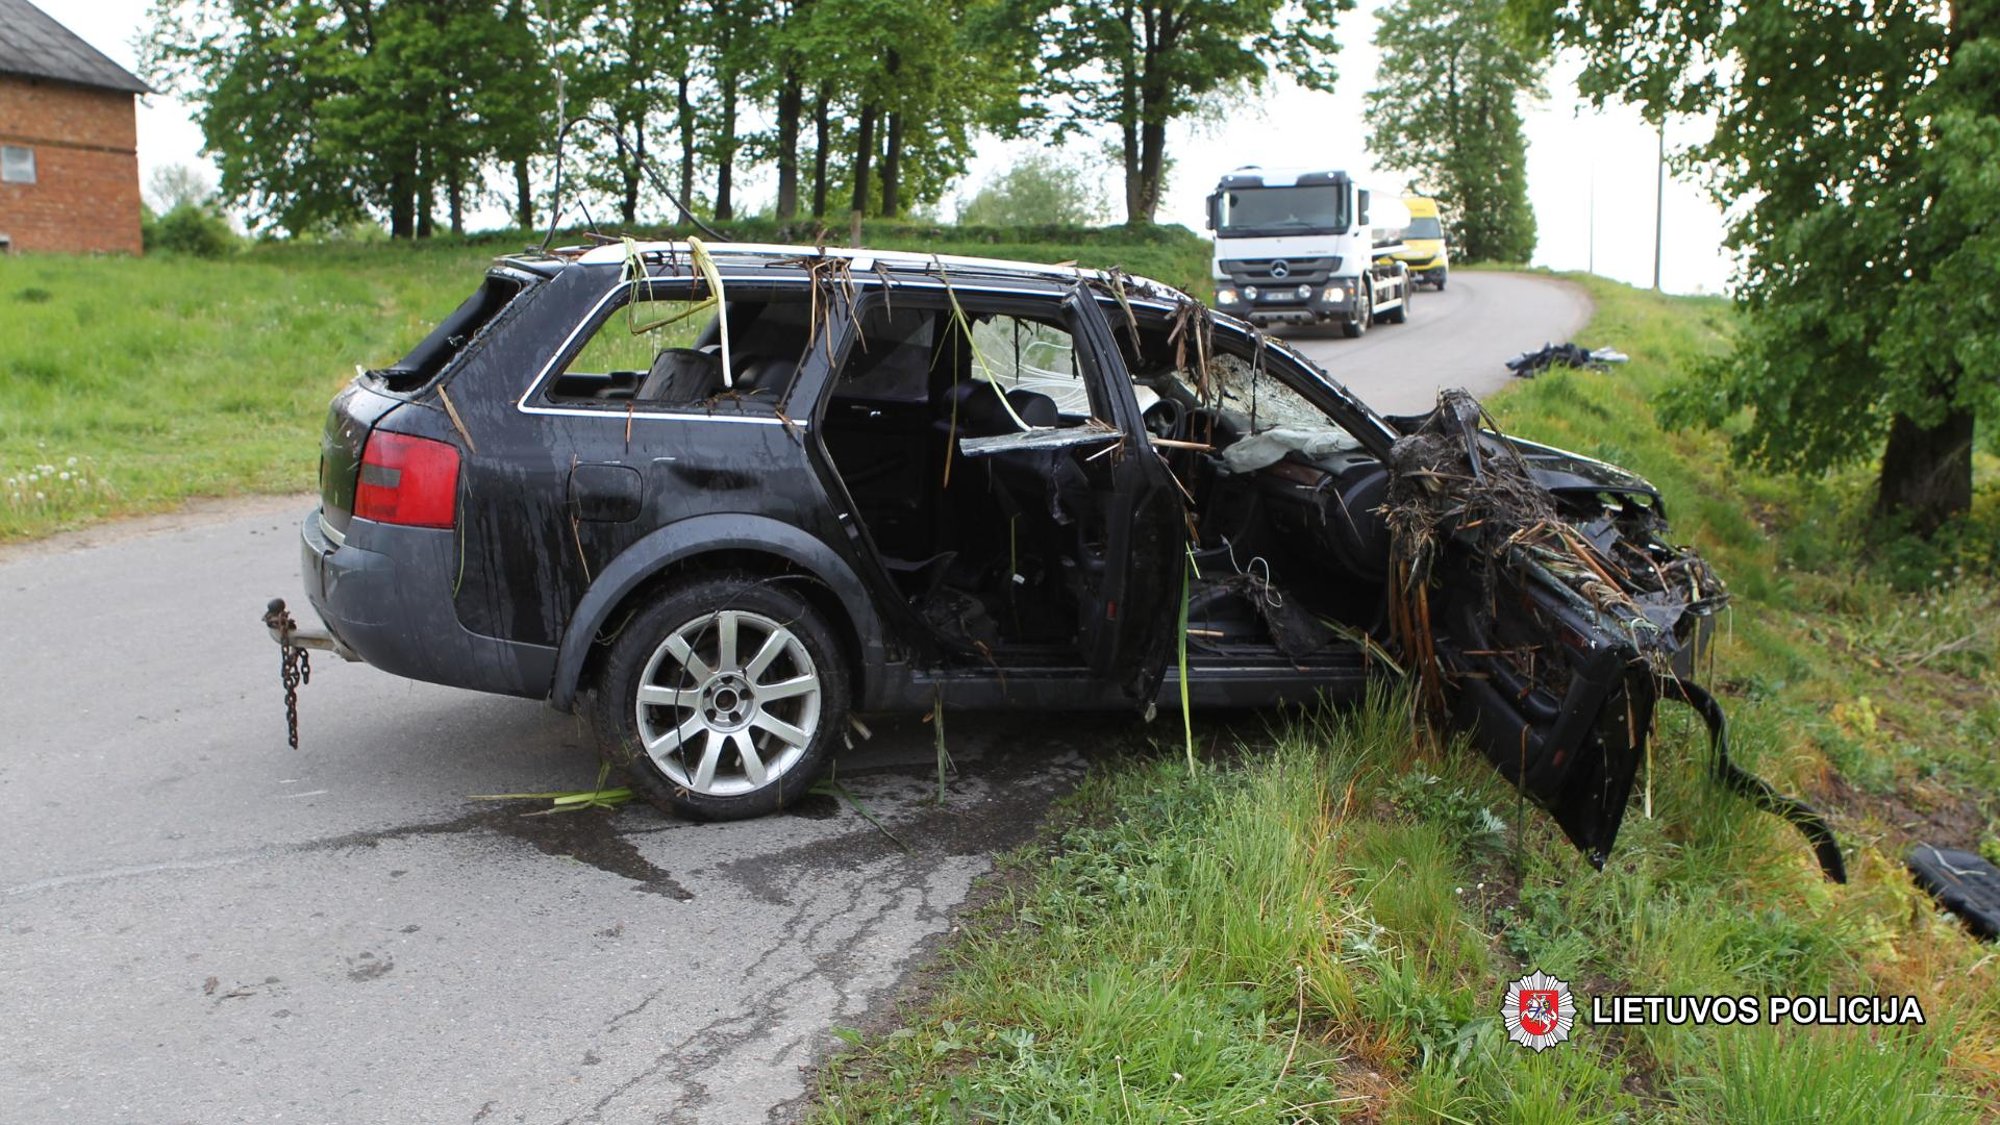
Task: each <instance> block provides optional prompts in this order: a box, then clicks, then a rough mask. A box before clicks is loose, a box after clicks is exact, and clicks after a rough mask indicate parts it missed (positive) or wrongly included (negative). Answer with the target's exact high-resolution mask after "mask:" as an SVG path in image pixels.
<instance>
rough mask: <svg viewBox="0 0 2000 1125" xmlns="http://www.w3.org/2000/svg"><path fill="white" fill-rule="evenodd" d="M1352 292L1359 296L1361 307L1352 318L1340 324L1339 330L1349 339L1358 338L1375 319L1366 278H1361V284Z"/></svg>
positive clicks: (1372, 300) (1373, 305)
mask: <svg viewBox="0 0 2000 1125" xmlns="http://www.w3.org/2000/svg"><path fill="white" fill-rule="evenodd" d="M1354 292H1355V295H1356V296H1357V297H1359V298H1361V308H1360V309H1359V310H1358V311H1357V312H1356V313H1355V316H1354V319H1353V320H1350V321H1347V322H1346V323H1344V324H1342V325H1341V326H1340V330H1341V331H1342V332H1343V333H1345V334H1346V336H1347V338H1348V339H1350V340H1358V339H1360V338H1361V334H1362V333H1363V332H1366V331H1368V326H1369V325H1370V324H1372V323H1374V321H1375V301H1374V299H1373V298H1371V297H1370V296H1369V295H1368V280H1367V279H1366V278H1363V279H1362V281H1361V285H1360V286H1359V287H1358V288H1356V289H1355V291H1354Z"/></svg>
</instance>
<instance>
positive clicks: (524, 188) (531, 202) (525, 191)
mask: <svg viewBox="0 0 2000 1125" xmlns="http://www.w3.org/2000/svg"><path fill="white" fill-rule="evenodd" d="M514 221H515V222H517V223H519V224H520V225H521V229H522V230H533V229H535V194H534V192H533V191H531V190H529V184H528V158H527V157H525V156H523V157H518V158H516V159H515V161H514Z"/></svg>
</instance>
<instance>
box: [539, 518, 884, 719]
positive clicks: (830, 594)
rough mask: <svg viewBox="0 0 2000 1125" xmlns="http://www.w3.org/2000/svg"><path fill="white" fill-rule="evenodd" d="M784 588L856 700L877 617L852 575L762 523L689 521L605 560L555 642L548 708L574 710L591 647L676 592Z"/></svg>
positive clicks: (802, 540) (592, 659)
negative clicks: (825, 640)
mask: <svg viewBox="0 0 2000 1125" xmlns="http://www.w3.org/2000/svg"><path fill="white" fill-rule="evenodd" d="M726 574H740V575H753V576H758V577H767V578H773V579H782V580H785V581H786V582H787V583H788V584H789V585H790V586H791V587H792V588H793V590H794V592H795V593H797V594H798V595H799V596H800V597H802V598H803V599H804V600H805V601H806V602H807V603H808V604H810V605H811V606H812V607H813V608H814V609H815V610H817V611H819V612H820V614H821V615H822V616H824V617H825V618H826V620H827V621H828V623H829V624H830V625H831V627H832V631H833V633H834V635H835V640H836V641H837V642H838V644H839V646H840V649H841V656H842V657H843V658H845V660H846V661H847V664H848V667H849V669H850V670H851V673H852V674H851V676H850V677H849V681H850V686H851V688H852V690H853V693H854V696H855V698H856V700H859V699H860V698H861V697H862V692H863V688H864V686H865V684H866V683H867V682H868V681H869V680H870V679H871V678H872V673H873V671H874V670H875V667H876V665H877V664H878V663H879V661H880V659H881V653H882V649H883V637H882V626H881V621H880V618H879V617H877V615H876V614H875V613H874V611H873V609H872V606H873V600H872V599H871V598H870V597H869V595H868V592H867V589H866V587H865V586H864V585H863V584H862V582H861V580H860V578H859V577H857V576H856V575H855V573H854V571H853V570H852V569H851V568H850V567H849V566H848V565H847V563H846V562H844V561H843V560H842V559H841V558H840V557H839V556H838V555H836V554H834V553H833V551H832V550H831V549H830V548H828V547H827V546H826V545H825V544H824V543H821V542H820V541H819V540H817V539H815V538H813V537H812V536H810V535H808V534H806V533H805V532H803V531H801V530H799V529H798V528H795V527H792V526H791V525H789V524H782V523H779V522H778V521H776V520H773V519H770V518H768V517H763V516H710V517H696V518H695V519H692V520H686V521H683V522H681V523H677V524H673V525H670V526H668V527H665V528H661V529H660V530H659V531H656V532H654V533H652V534H651V535H648V536H646V537H645V538H644V539H641V540H640V541H639V542H637V543H635V544H633V545H632V546H631V547H629V548H627V549H626V551H625V553H623V554H621V555H619V556H618V558H617V559H615V560H613V562H612V563H611V565H610V566H608V567H606V568H605V569H604V571H603V572H602V573H600V574H599V575H598V576H597V579H596V581H595V582H593V583H592V584H591V587H590V589H589V591H587V592H586V593H585V594H584V596H583V598H582V600H581V601H579V602H578V603H577V607H576V609H575V611H574V612H573V613H572V615H571V617H570V621H569V625H568V627H567V628H566V629H565V630H564V633H563V638H562V643H561V646H560V648H559V649H558V650H557V655H556V670H555V677H554V680H553V682H552V683H551V685H550V690H549V703H550V705H551V706H553V707H555V708H556V709H557V710H561V711H573V710H575V709H576V701H577V696H578V694H579V693H580V692H582V691H583V690H585V689H586V688H588V687H589V686H590V685H591V683H592V682H593V680H592V677H593V676H594V675H595V674H596V672H597V670H598V668H599V667H600V666H601V664H602V662H603V659H604V657H605V655H606V646H605V645H603V644H601V643H599V642H600V639H601V638H602V637H603V636H605V635H606V634H610V635H616V633H617V631H618V629H619V628H620V627H621V626H622V625H623V624H624V623H626V622H628V621H630V620H631V618H632V617H633V616H634V615H635V614H636V613H638V612H639V611H641V610H643V609H644V608H645V607H646V606H647V605H649V604H651V603H652V602H654V601H656V600H658V599H659V598H660V597H661V596H662V595H663V594H665V593H666V592H667V591H669V590H671V589H673V588H675V587H676V586H678V585H682V584H685V583H687V582H690V581H694V580H698V579H700V578H703V577H707V576H711V575H726Z"/></svg>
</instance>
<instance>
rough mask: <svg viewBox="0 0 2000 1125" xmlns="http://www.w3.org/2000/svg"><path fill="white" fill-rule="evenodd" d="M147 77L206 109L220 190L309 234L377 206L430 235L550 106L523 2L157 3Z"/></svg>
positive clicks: (526, 139)
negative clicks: (437, 207) (439, 215)
mask: <svg viewBox="0 0 2000 1125" xmlns="http://www.w3.org/2000/svg"><path fill="white" fill-rule="evenodd" d="M152 17H153V26H152V28H151V30H150V33H149V34H148V35H147V37H146V40H145V42H144V44H143V57H144V60H145V64H146V67H145V68H146V70H147V72H148V74H149V75H150V76H151V77H152V78H153V79H154V80H155V81H156V82H157V83H159V84H161V85H164V86H165V87H167V88H169V89H172V90H174V91H175V92H177V93H180V94H183V95H184V96H187V97H188V98H189V99H190V100H192V101H194V102H195V103H196V104H197V105H198V106H199V107H200V108H199V110H198V112H197V121H198V123H199V124H200V126H201V129H202V136H203V140H204V142H205V145H206V148H207V150H208V151H210V152H211V153H213V154H214V155H215V157H216V160H217V162H218V164H219V165H220V167H221V170H222V184H221V192H222V197H223V198H224V199H225V200H227V201H229V202H230V203H232V204H236V205H239V206H241V207H243V208H244V209H245V211H246V212H247V213H248V215H249V216H250V217H251V219H252V220H253V222H255V223H256V224H258V225H259V226H272V227H276V228H281V229H283V230H286V231H289V232H292V233H295V234H296V233H300V232H304V231H311V230H319V229H323V228H325V227H328V226H332V225H338V224H341V223H344V222H347V221H348V220H351V219H354V218H356V217H359V216H361V215H363V214H366V213H368V212H370V211H374V212H377V213H386V214H388V215H389V216H390V217H391V222H392V225H393V226H394V227H395V229H396V233H397V234H398V235H404V236H407V235H410V234H413V233H416V232H417V229H418V228H419V227H423V228H426V229H425V233H428V230H427V228H428V226H429V222H430V211H431V205H432V203H433V202H434V200H435V199H436V197H438V196H440V195H443V196H448V197H450V199H451V200H452V210H453V214H454V216H455V217H456V216H457V215H459V214H460V213H461V210H462V205H463V202H464V198H463V197H464V193H465V192H466V191H468V190H474V189H476V186H477V177H478V174H479V172H480V170H481V166H482V165H483V164H484V163H485V162H486V161H488V160H489V159H492V158H495V157H517V156H525V155H526V154H527V153H528V152H530V151H533V150H535V149H536V148H537V147H538V145H539V134H540V132H541V130H542V126H543V118H544V115H545V114H546V112H547V108H548V106H549V103H550V100H551V94H550V86H549V82H548V78H547V72H546V68H545V67H544V66H543V65H542V50H541V45H540V43H539V42H538V41H537V39H536V38H535V36H534V35H533V33H532V31H531V29H530V27H529V24H528V21H527V17H526V15H525V13H524V12H523V10H522V9H521V7H520V5H519V4H510V5H508V6H507V7H505V8H501V7H497V6H495V5H493V4H490V3H479V2H476V0H446V2H425V0H361V2H357V3H325V2H317V0H315V2H308V3H290V2H285V0H240V2H239V0H155V3H154V6H153V11H152Z"/></svg>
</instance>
